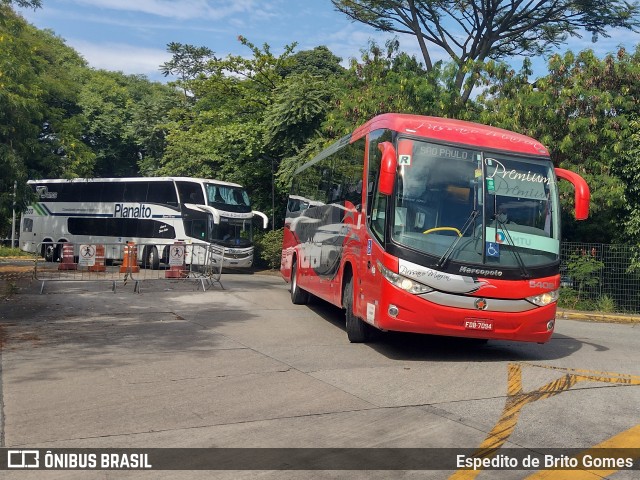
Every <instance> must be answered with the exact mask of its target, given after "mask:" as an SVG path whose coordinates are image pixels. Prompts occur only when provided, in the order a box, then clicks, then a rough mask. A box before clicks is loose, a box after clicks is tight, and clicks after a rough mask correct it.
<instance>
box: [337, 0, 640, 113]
mask: <svg viewBox="0 0 640 480" xmlns="http://www.w3.org/2000/svg"><path fill="white" fill-rule="evenodd" d="M331 1H332V3H333V5H334V6H335V8H336V9H337V10H338V11H340V12H342V13H344V14H345V15H347V16H349V17H350V18H351V19H353V20H354V21H357V22H361V23H364V24H366V25H370V26H372V27H374V28H376V29H377V30H381V31H385V32H397V33H404V34H409V35H413V36H415V37H416V39H417V41H418V45H419V46H420V51H421V52H422V57H423V61H424V64H425V66H426V68H427V70H428V71H430V70H431V69H432V68H433V67H434V62H433V60H432V56H433V53H434V52H433V47H439V48H440V49H442V50H444V51H445V52H446V54H447V55H448V56H449V57H450V58H451V59H452V61H453V63H454V64H455V65H456V67H457V72H456V79H455V86H456V88H457V90H458V91H459V92H461V101H462V103H465V102H466V101H467V100H468V99H469V96H470V95H471V91H472V89H473V87H474V86H475V83H476V81H477V79H478V78H479V68H481V65H482V63H484V62H485V61H487V60H490V59H491V60H497V61H499V60H503V59H506V58H508V57H512V56H514V55H541V54H543V53H547V52H549V51H551V49H553V48H554V47H558V46H560V45H562V44H564V43H565V41H566V40H567V38H569V37H580V36H581V32H582V31H586V32H587V33H590V34H591V35H592V40H593V41H596V40H597V38H598V37H599V36H603V37H606V36H608V30H609V29H610V28H626V29H629V30H632V31H637V29H638V27H639V26H640V20H639V19H638V16H639V14H640V6H639V5H638V4H637V2H634V3H629V2H627V1H625V0H551V1H546V0H545V1H543V0H526V1H514V0H492V1H487V0H462V1H461V0H448V1H447V0H331Z"/></svg>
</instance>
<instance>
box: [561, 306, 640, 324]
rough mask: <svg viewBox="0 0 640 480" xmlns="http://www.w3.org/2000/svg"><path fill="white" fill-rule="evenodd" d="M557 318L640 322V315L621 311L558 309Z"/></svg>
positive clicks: (585, 320)
mask: <svg viewBox="0 0 640 480" xmlns="http://www.w3.org/2000/svg"><path fill="white" fill-rule="evenodd" d="M556 318H558V319H567V320H581V321H584V322H601V323H629V324H633V323H640V315H631V314H630V315H624V314H621V313H600V312H580V311H576V310H564V309H558V311H557V313H556Z"/></svg>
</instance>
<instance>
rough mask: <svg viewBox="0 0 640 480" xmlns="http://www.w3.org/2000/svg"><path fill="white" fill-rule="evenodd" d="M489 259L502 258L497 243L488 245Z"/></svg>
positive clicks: (488, 243)
mask: <svg viewBox="0 0 640 480" xmlns="http://www.w3.org/2000/svg"><path fill="white" fill-rule="evenodd" d="M486 246H487V248H486V252H487V257H493V258H500V244H499V243H497V242H487V243H486Z"/></svg>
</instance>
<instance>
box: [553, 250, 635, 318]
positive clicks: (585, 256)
mask: <svg viewBox="0 0 640 480" xmlns="http://www.w3.org/2000/svg"><path fill="white" fill-rule="evenodd" d="M633 253H634V252H633V249H632V247H631V246H629V245H612V244H603V243H578V242H564V243H562V245H561V248H560V258H561V265H560V273H561V284H562V287H563V288H562V291H561V292H562V293H561V295H562V297H564V299H565V300H564V306H568V307H571V306H572V304H574V305H575V307H576V308H580V309H589V310H600V311H610V312H619V313H640V272H638V271H634V270H632V269H631V268H630V267H631V259H632V256H633ZM562 297H561V298H562ZM567 299H568V300H567Z"/></svg>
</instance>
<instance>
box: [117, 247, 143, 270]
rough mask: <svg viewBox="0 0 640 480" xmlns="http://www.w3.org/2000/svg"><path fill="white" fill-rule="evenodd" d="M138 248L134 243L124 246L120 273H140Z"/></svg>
mask: <svg viewBox="0 0 640 480" xmlns="http://www.w3.org/2000/svg"><path fill="white" fill-rule="evenodd" d="M139 271H140V267H139V266H138V247H137V246H136V244H135V243H134V242H127V244H126V245H125V246H124V258H123V259H122V265H120V273H138V272H139Z"/></svg>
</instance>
